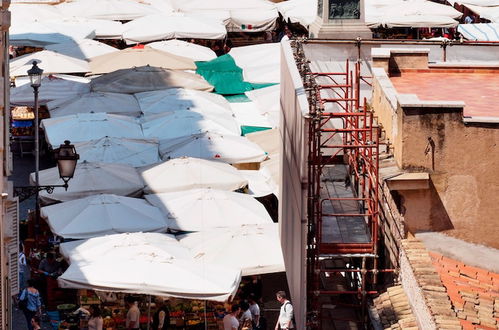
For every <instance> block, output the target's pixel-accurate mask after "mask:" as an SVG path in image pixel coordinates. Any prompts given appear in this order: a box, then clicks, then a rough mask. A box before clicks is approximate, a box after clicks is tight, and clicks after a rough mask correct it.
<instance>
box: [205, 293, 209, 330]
mask: <svg viewBox="0 0 499 330" xmlns="http://www.w3.org/2000/svg"><path fill="white" fill-rule="evenodd" d="M204 330H208V320H207V319H206V300H205V301H204Z"/></svg>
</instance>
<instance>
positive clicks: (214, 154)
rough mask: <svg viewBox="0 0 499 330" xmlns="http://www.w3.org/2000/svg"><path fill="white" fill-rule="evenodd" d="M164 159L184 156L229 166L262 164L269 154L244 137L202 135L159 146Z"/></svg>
mask: <svg viewBox="0 0 499 330" xmlns="http://www.w3.org/2000/svg"><path fill="white" fill-rule="evenodd" d="M159 152H160V154H161V158H162V159H164V160H165V159H172V158H178V157H182V156H187V157H196V158H203V159H211V160H218V161H223V162H226V163H229V164H239V163H253V162H261V161H263V160H265V159H266V158H267V154H266V153H265V151H263V150H262V149H261V148H260V147H259V146H258V145H257V144H255V143H253V142H251V141H249V140H248V139H247V138H245V137H243V136H234V135H221V134H216V133H207V132H205V133H201V134H196V135H191V136H185V137H180V138H177V139H170V140H163V141H160V144H159Z"/></svg>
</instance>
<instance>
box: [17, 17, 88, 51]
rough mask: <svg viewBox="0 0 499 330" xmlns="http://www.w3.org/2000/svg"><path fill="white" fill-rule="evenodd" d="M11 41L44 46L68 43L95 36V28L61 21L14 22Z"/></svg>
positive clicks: (18, 43)
mask: <svg viewBox="0 0 499 330" xmlns="http://www.w3.org/2000/svg"><path fill="white" fill-rule="evenodd" d="M9 32H10V33H9V41H10V44H11V45H13V46H34V47H44V46H46V45H50V44H57V43H67V42H72V41H74V40H80V39H84V38H94V37H95V29H94V28H93V27H91V26H87V25H85V24H76V23H63V22H61V21H57V22H54V21H43V22H29V23H28V24H27V23H26V22H23V21H21V22H12V26H11V27H10V30H9Z"/></svg>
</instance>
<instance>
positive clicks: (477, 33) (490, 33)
mask: <svg viewBox="0 0 499 330" xmlns="http://www.w3.org/2000/svg"><path fill="white" fill-rule="evenodd" d="M457 30H458V31H459V33H461V34H462V35H463V37H464V38H465V39H468V40H478V41H499V24H497V23H496V24H492V23H482V24H459V26H458V27H457Z"/></svg>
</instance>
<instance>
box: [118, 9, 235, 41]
mask: <svg viewBox="0 0 499 330" xmlns="http://www.w3.org/2000/svg"><path fill="white" fill-rule="evenodd" d="M151 26H154V29H151ZM226 34H227V30H226V29H225V26H224V25H223V23H222V22H221V21H220V20H218V19H214V18H209V17H200V16H196V17H190V16H184V15H182V14H177V15H169V14H167V15H165V14H155V15H149V16H145V17H142V18H139V19H136V20H133V21H131V22H129V23H126V24H125V25H124V26H123V39H125V41H126V42H127V43H128V44H134V43H140V42H149V41H156V40H163V39H173V38H195V39H223V38H224V37H225V36H226Z"/></svg>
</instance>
